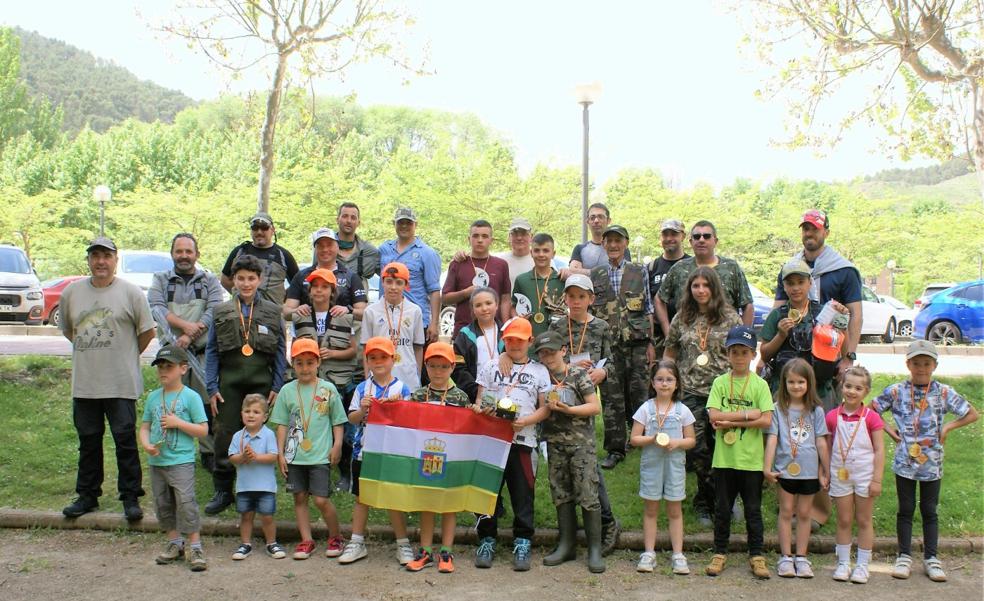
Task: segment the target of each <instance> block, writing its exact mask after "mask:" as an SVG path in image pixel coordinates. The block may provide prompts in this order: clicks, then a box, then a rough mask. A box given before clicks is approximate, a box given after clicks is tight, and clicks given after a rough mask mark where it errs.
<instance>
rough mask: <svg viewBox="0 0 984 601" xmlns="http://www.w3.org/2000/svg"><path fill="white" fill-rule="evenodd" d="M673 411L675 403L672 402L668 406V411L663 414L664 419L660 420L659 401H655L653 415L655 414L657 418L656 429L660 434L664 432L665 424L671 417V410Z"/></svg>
mask: <svg viewBox="0 0 984 601" xmlns="http://www.w3.org/2000/svg"><path fill="white" fill-rule="evenodd" d="M671 409H673V401H672V400H671V401H670V404H669V405H667V406H666V411H665V412H664V413H663V419H660V418H659V417H660V413H659V401H657V400H656V399H653V413H654V417H655V418H656V428H657V429H658V430H659V431H660V432H662V431H663V424H665V423H666V418H668V417H669V416H670V410H671Z"/></svg>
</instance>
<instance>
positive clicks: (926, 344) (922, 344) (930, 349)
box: [905, 340, 940, 361]
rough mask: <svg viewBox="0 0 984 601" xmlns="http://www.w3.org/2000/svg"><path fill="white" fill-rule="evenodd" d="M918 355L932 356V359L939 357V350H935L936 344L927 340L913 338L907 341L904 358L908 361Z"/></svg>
mask: <svg viewBox="0 0 984 601" xmlns="http://www.w3.org/2000/svg"><path fill="white" fill-rule="evenodd" d="M919 355H926V356H927V357H932V358H933V359H934V360H935V359H939V358H940V354H939V352H937V350H936V345H935V344H933V343H932V342H930V341H928V340H913V341H912V342H911V343H909V348H907V349H906V351H905V358H906V360H907V361H908V360H909V359H912V358H913V357H918V356H919Z"/></svg>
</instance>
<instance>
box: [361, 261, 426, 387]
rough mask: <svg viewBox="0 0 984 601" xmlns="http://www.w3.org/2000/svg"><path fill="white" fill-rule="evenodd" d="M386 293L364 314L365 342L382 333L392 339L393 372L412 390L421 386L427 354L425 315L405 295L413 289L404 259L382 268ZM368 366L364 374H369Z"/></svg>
mask: <svg viewBox="0 0 984 601" xmlns="http://www.w3.org/2000/svg"><path fill="white" fill-rule="evenodd" d="M379 273H380V276H381V279H380V286H381V287H382V290H383V295H382V296H380V297H379V300H377V301H376V302H374V303H373V304H371V305H369V306H368V307H366V311H365V313H363V315H362V344H366V342H367V341H368V340H369V339H370V338H375V337H377V336H382V337H384V338H389V339H390V340H391V341H392V342H393V348H394V349H395V350H396V354H394V355H393V368H392V369H393V375H395V376H396V377H397V378H398V379H399V380H400V381H401V382H403V383H404V384H406V385H407V386H408V387H409V388H410V389H411V390H413V389H415V388H418V387H419V386H420V368H421V366H422V365H423V363H424V361H423V355H424V316H423V313H422V312H421V311H420V307H418V306H417V305H415V304H413V302H411V301H409V300H407V299H406V298H405V297H404V293H405V292H406V291H408V290H410V270H409V269H407V266H406V265H404V264H403V263H388V264H387V265H386V266H385V267H383V269H382V271H380V272H379ZM370 371H371V370H370V369H369V366H368V365H366V366H365V377H367V378H368V377H369V375H370Z"/></svg>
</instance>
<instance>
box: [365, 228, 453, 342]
mask: <svg viewBox="0 0 984 601" xmlns="http://www.w3.org/2000/svg"><path fill="white" fill-rule="evenodd" d="M393 261H396V262H398V263H403V264H404V265H406V266H407V269H408V270H409V271H410V290H409V291H408V292H407V294H406V296H407V298H409V299H410V301H411V302H413V303H414V304H415V305H417V306H418V307H420V311H421V313H423V314H424V327H425V328H426V327H427V326H429V325H430V322H431V314H430V313H431V309H430V299H429V298H428V295H430V294H431V293H433V292H440V290H441V257H440V256H438V254H437V251H435V250H434V249H433V248H431V247H429V246H427V245H426V244H424V243H423V242H422V241H421V240H420V238H414V240H413V243H412V244H410V246H408V247H406V248H405V249H403V252H398V251H397V249H396V240H387V241H386V242H383V243H382V244H381V245H380V246H379V264H380V265H383V266H385V265H386V264H387V263H392V262H393Z"/></svg>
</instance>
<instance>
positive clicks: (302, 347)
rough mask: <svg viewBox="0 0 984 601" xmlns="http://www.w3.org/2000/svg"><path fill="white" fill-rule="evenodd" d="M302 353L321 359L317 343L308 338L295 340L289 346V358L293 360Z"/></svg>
mask: <svg viewBox="0 0 984 601" xmlns="http://www.w3.org/2000/svg"><path fill="white" fill-rule="evenodd" d="M304 353H311V354H313V355H315V356H316V357H319V358H320V357H321V349H319V348H318V343H317V342H315V341H313V340H311V339H310V338H295V339H294V342H293V343H291V345H290V358H291V359H293V358H294V357H296V356H298V355H303V354H304Z"/></svg>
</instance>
